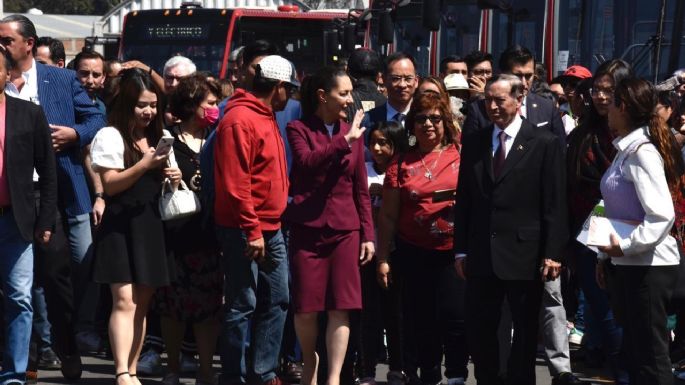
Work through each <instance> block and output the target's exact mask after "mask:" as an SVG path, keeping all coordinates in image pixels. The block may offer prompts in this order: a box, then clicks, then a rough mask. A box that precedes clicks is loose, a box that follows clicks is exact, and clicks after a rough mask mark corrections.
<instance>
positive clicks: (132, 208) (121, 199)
mask: <svg viewBox="0 0 685 385" xmlns="http://www.w3.org/2000/svg"><path fill="white" fill-rule="evenodd" d="M161 186H162V173H161V171H160V170H151V171H148V172H147V173H146V174H144V175H143V176H141V177H140V179H138V180H137V181H136V182H135V184H134V185H133V186H131V187H130V188H129V189H128V190H126V191H124V192H122V193H120V194H117V195H116V196H113V197H109V198H107V207H106V208H105V213H104V215H103V218H102V224H101V225H100V229H99V230H98V232H97V234H96V238H95V240H96V241H95V255H94V261H93V280H94V281H95V282H98V283H135V284H142V285H146V286H151V287H162V286H168V285H169V284H171V282H172V281H173V280H174V278H175V274H176V273H175V263H174V258H173V255H171V254H170V253H168V252H167V247H166V242H165V237H164V225H163V223H162V220H161V219H160V215H159V209H158V206H157V205H158V200H159V196H160V191H161Z"/></svg>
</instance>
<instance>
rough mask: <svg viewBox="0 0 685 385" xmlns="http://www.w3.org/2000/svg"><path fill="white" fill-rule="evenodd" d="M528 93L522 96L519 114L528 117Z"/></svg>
mask: <svg viewBox="0 0 685 385" xmlns="http://www.w3.org/2000/svg"><path fill="white" fill-rule="evenodd" d="M527 101H528V95H526V96H524V97H523V101H522V102H521V116H522V117H524V118H527V117H528V105H527Z"/></svg>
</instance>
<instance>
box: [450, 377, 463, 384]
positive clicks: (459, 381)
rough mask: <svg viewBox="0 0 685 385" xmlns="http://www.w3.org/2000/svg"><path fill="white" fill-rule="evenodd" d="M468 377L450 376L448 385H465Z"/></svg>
mask: <svg viewBox="0 0 685 385" xmlns="http://www.w3.org/2000/svg"><path fill="white" fill-rule="evenodd" d="M465 384H466V379H465V378H464V377H455V378H448V379H447V385H465Z"/></svg>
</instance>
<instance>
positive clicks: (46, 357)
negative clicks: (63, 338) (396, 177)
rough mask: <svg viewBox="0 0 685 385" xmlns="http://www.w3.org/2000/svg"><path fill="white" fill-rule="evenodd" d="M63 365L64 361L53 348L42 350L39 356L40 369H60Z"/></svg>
mask: <svg viewBox="0 0 685 385" xmlns="http://www.w3.org/2000/svg"><path fill="white" fill-rule="evenodd" d="M61 367H62V361H60V360H59V357H57V353H55V351H54V350H52V348H50V347H48V348H46V349H45V350H43V351H42V352H40V357H38V369H40V370H59V369H60V368H61Z"/></svg>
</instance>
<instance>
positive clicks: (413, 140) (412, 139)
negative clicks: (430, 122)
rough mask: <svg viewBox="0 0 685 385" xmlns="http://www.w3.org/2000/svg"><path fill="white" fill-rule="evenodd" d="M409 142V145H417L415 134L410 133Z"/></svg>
mask: <svg viewBox="0 0 685 385" xmlns="http://www.w3.org/2000/svg"><path fill="white" fill-rule="evenodd" d="M407 142H408V144H409V147H414V146H415V145H416V136H414V134H411V135H409V138H407Z"/></svg>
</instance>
